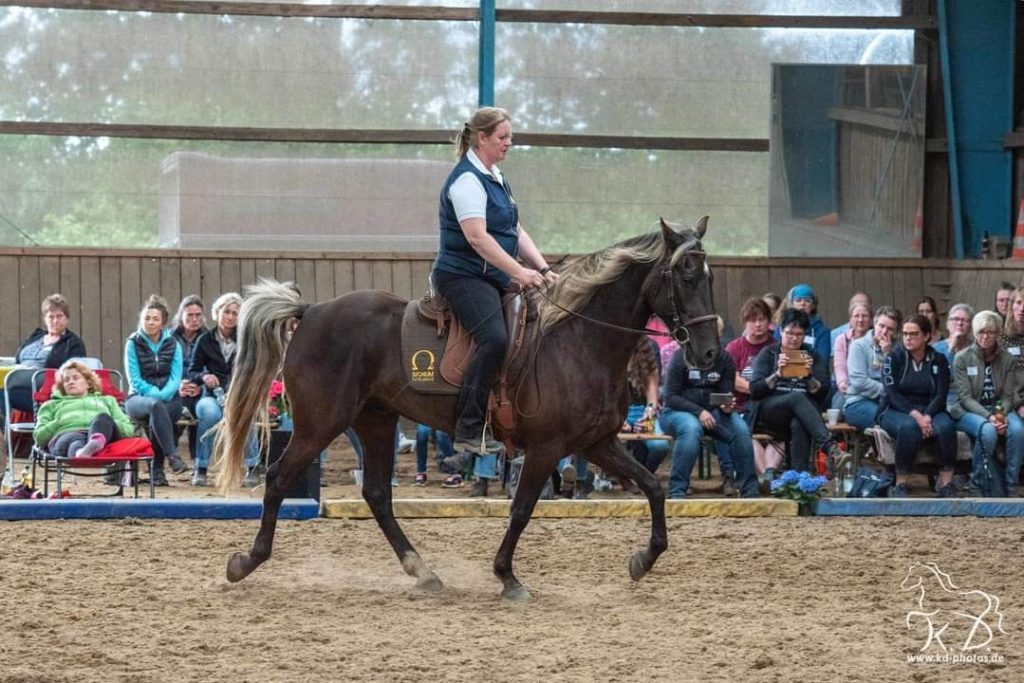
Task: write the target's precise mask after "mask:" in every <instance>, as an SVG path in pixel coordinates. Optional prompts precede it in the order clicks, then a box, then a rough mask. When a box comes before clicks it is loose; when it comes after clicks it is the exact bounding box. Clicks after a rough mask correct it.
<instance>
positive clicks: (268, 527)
mask: <svg viewBox="0 0 1024 683" xmlns="http://www.w3.org/2000/svg"><path fill="white" fill-rule="evenodd" d="M330 442H331V438H330V437H327V436H324V435H320V436H314V437H311V436H309V435H308V433H307V432H305V431H300V430H299V429H298V427H296V431H295V432H293V433H292V438H291V440H290V441H289V442H288V445H287V446H286V447H285V449H284V452H283V453H282V454H281V457H280V458H279V459H278V460H277V462H275V463H274V464H272V465H271V466H270V467H269V468H268V469H267V484H266V490H265V491H264V492H263V514H262V516H261V518H260V529H259V531H258V532H256V538H255V540H254V541H253V543H252V548H251V549H250V550H249V552H248V553H243V552H236V553H234V554H232V555H231V557H230V558H228V567H227V578H228V581H230V582H232V583H235V582H238V581H241V580H242V579H244V578H245V577H247V576H248V575H249V574H251V573H252V572H253V571H255V570H256V568H257V567H259V566H260V565H261V564H263V563H264V562H266V561H267V560H269V559H270V554H271V551H272V550H273V546H274V532H275V531H276V529H277V517H278V514H279V513H280V511H281V502H282V501H283V500H284V494H285V491H288V490H289V489H290V488H291V485H292V482H294V481H295V480H296V479H297V478H298V477H299V476H301V474H302V473H303V472H305V471H306V468H307V467H309V464H310V463H311V462H313V460H314V459H315V458H317V457H319V455H320V451H322V450H323V449H324V448H326V447H327V445H328V444H329V443H330Z"/></svg>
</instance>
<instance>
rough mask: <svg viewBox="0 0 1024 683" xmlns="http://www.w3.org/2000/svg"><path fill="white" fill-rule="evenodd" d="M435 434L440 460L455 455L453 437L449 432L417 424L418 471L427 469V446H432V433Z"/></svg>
mask: <svg viewBox="0 0 1024 683" xmlns="http://www.w3.org/2000/svg"><path fill="white" fill-rule="evenodd" d="M431 434H433V435H434V441H435V443H436V444H437V459H438V461H441V460H443V459H444V458H448V457H451V456H453V455H455V450H454V449H453V448H452V437H450V436H449V435H448V433H447V432H442V431H441V430H440V429H434V428H433V427H428V426H427V425H424V424H418V425H416V472H426V471H427V447H428V446H430V435H431Z"/></svg>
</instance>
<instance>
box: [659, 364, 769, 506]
mask: <svg viewBox="0 0 1024 683" xmlns="http://www.w3.org/2000/svg"><path fill="white" fill-rule="evenodd" d="M735 380H736V366H735V365H734V364H733V361H732V357H731V356H730V355H729V354H727V353H725V351H724V350H723V351H720V352H719V354H718V357H717V358H716V359H715V362H714V363H713V364H712V365H711V367H710V368H708V369H707V370H702V369H699V368H692V367H690V366H688V365H687V363H686V354H685V353H682V352H679V353H676V355H675V356H673V358H672V363H671V364H670V365H669V370H668V376H667V379H666V381H665V408H664V409H663V410H662V413H661V424H662V428H663V429H664V430H665V433H666V434H671V435H672V436H674V437H675V446H674V448H673V451H672V470H671V472H670V474H669V480H668V497H669V498H686V492H687V490H688V489H689V488H690V475H691V474H692V472H693V466H694V464H695V463H696V462H697V458H698V457H699V456H700V451H701V448H702V447H703V445H702V444H703V439H704V433H705V432H707V433H708V434H709V435H711V436H712V437H714V438H715V439H716V440H718V441H724V442H726V443H727V444H729V452H730V455H731V456H732V458H733V463H734V467H735V471H734V472H732V471H730V472H725V471H723V472H722V476H723V477H724V478H726V479H728V480H732V481H735V482H736V484H737V485H738V486H739V490H740V494H741V495H742V496H744V497H757V493H758V489H757V479H756V477H755V476H754V451H753V447H752V443H751V438H750V427H749V426H748V425H747V423H746V422H745V421H744V420H743V418H742V417H740V416H739V414H737V413H736V412H734V407H735V399H734V398H733V397H732V391H733V386H734V383H735ZM712 394H722V395H728V396H729V397H730V398H729V400H728V402H725V403H720V404H715V405H713V404H712V402H711V395H712Z"/></svg>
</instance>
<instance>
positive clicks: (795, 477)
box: [772, 470, 800, 484]
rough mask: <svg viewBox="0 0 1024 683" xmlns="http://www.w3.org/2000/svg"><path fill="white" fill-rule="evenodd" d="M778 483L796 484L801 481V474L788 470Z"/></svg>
mask: <svg viewBox="0 0 1024 683" xmlns="http://www.w3.org/2000/svg"><path fill="white" fill-rule="evenodd" d="M777 481H781V482H782V483H784V484H794V483H796V482H798V481H800V473H799V472H797V471H796V470H786V471H785V472H783V473H782V476H781V477H779V478H778V479H777ZM772 483H774V482H772Z"/></svg>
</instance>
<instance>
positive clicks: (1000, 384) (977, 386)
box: [947, 343, 1019, 420]
mask: <svg viewBox="0 0 1024 683" xmlns="http://www.w3.org/2000/svg"><path fill="white" fill-rule="evenodd" d="M1015 362H1016V359H1015V358H1014V357H1013V356H1011V355H1010V354H1009V353H1008V352H1007V351H1006V349H1003V348H1001V347H1000V349H999V350H998V352H997V353H996V356H995V358H993V359H992V383H993V384H994V385H995V390H996V400H997V401H1002V402H1003V409H1004V410H1006V412H1010V411H1011V410H1016V409H1017V407H1018V405H1019V403H1016V402H1015V397H1014V390H1013V388H1014V364H1015ZM984 382H985V361H984V360H982V357H981V349H979V348H978V345H977V344H976V343H975V344H971V345H970V346H968V347H967V348H966V349H964V350H963V351H960V352H959V353H958V354H956V357H955V358H953V377H952V385H953V390H954V391H955V392H956V401H953V402H952V403H950V404H949V405H948V406H947V409H948V410H949V414H950V416H951V417H952V418H953V419H954V420H959V419H960V418H961V417H963V416H964V415H966V414H967V413H974V414H975V415H981V416H982V417H986V418H987V417H988V416H989V415H991V414H992V411H990V410H988V409H987V408H985V406H983V405H981V403H979V402H978V398H979V397H980V396H981V389H982V385H983V384H984Z"/></svg>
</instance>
